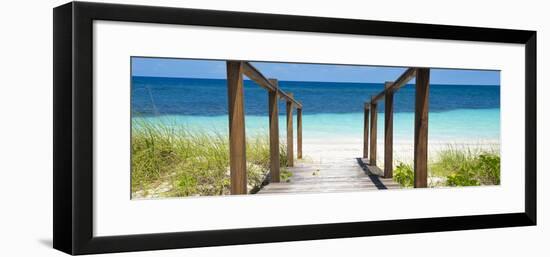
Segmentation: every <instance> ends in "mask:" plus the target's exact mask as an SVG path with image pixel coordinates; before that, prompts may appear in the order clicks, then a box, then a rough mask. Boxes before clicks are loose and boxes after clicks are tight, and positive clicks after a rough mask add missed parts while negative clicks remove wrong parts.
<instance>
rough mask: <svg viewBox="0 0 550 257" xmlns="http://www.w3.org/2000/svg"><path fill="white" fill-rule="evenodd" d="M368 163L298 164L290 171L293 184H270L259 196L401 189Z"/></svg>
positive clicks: (356, 161)
mask: <svg viewBox="0 0 550 257" xmlns="http://www.w3.org/2000/svg"><path fill="white" fill-rule="evenodd" d="M368 163H369V162H368V160H367V159H353V158H349V159H341V160H331V161H330V162H327V163H321V164H319V163H307V162H298V163H295V167H290V168H289V170H290V172H292V173H293V176H292V177H291V178H290V182H281V183H271V184H268V185H266V186H264V187H263V188H262V189H261V190H260V191H259V192H258V193H259V194H301V193H336V192H357V191H368V190H380V189H399V188H400V185H399V184H398V183H396V182H395V181H393V180H392V179H390V178H382V177H380V176H379V175H382V174H383V171H382V170H381V169H380V168H378V167H375V166H369V165H367V164H368ZM377 174H378V175H377Z"/></svg>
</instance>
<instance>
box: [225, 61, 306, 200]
mask: <svg viewBox="0 0 550 257" xmlns="http://www.w3.org/2000/svg"><path fill="white" fill-rule="evenodd" d="M226 65H227V69H226V71H227V93H228V117H229V163H230V165H229V166H230V169H229V172H230V177H231V178H230V181H231V194H246V193H247V182H246V181H247V171H246V168H247V167H246V140H245V139H246V135H245V125H244V122H245V113H244V83H243V75H244V76H247V77H248V78H250V79H251V80H252V81H254V82H255V83H256V84H258V85H259V86H261V87H263V88H264V89H267V92H268V113H269V152H270V153H269V154H270V176H271V180H272V182H275V183H276V182H279V181H280V167H279V165H280V163H279V162H280V159H279V154H280V153H279V150H280V149H279V110H278V109H279V108H278V106H279V105H278V100H279V98H284V99H285V100H286V115H287V158H288V161H287V165H288V166H289V167H292V166H293V161H294V153H293V152H294V149H293V128H294V127H293V126H292V119H293V115H292V110H293V108H296V109H297V111H298V113H297V114H298V115H297V116H298V117H297V120H298V128H297V130H298V159H301V158H302V104H301V103H300V102H298V101H296V99H294V97H293V95H292V93H287V92H284V91H283V90H281V89H280V88H279V83H278V81H277V80H276V79H267V78H266V77H265V76H264V75H263V74H262V73H261V72H260V71H258V70H257V69H256V68H255V67H254V66H252V65H251V64H250V63H249V62H246V61H227V62H226Z"/></svg>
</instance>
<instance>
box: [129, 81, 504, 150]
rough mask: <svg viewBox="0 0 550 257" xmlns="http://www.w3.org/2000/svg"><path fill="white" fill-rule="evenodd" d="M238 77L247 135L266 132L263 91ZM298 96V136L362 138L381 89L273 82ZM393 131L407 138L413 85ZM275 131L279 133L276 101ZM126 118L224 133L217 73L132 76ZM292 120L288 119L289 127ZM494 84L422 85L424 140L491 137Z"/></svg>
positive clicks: (398, 100) (496, 128) (494, 132)
mask: <svg viewBox="0 0 550 257" xmlns="http://www.w3.org/2000/svg"><path fill="white" fill-rule="evenodd" d="M252 83H253V82H251V81H245V111H246V121H245V123H246V130H247V135H257V134H264V135H265V134H267V131H268V119H267V93H266V91H265V90H264V89H262V88H260V87H258V86H256V85H253V84H252ZM279 83H280V84H279V85H280V87H281V88H282V89H283V90H285V91H289V92H293V93H294V96H295V98H296V99H298V100H299V101H301V102H302V104H303V106H304V108H303V114H304V116H303V135H304V140H307V139H311V138H315V139H320V138H321V139H322V138H330V139H337V138H343V139H344V138H362V133H363V112H362V110H363V104H364V102H365V101H367V100H368V99H369V98H370V96H371V95H374V94H376V93H378V92H380V90H382V88H383V85H382V84H376V83H333V82H295V81H281V82H279ZM394 103H395V108H394V112H395V113H394V137H395V139H396V140H405V141H409V140H413V133H414V86H413V85H407V86H405V87H404V88H402V89H401V90H399V91H398V92H397V93H396V94H395V100H394ZM378 110H379V113H378V126H379V128H378V137H379V138H382V137H383V131H384V130H383V126H384V113H383V110H384V106H383V103H382V104H380V105H379V107H378ZM279 112H280V115H281V116H280V121H279V126H280V132H281V135H282V136H284V134H285V129H284V128H285V124H286V118H285V116H284V115H285V107H284V103H283V102H282V101H281V102H280V105H279ZM132 117H133V119H145V120H148V121H150V122H154V123H163V124H165V125H169V126H172V125H175V126H180V125H183V126H186V127H188V128H190V129H196V130H200V131H203V132H207V133H222V134H223V133H227V132H228V127H227V125H228V117H227V90H226V81H225V80H222V79H187V78H158V77H133V79H132ZM295 123H296V122H294V125H295ZM499 137H500V87H499V86H498V85H496V86H486V85H430V114H429V139H430V140H437V141H462V140H497V141H498V140H499Z"/></svg>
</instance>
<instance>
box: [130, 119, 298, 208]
mask: <svg viewBox="0 0 550 257" xmlns="http://www.w3.org/2000/svg"><path fill="white" fill-rule="evenodd" d="M280 148H281V149H280V164H281V179H282V180H283V181H285V180H288V178H289V177H290V176H291V174H289V172H288V171H287V170H286V169H285V166H286V163H287V159H286V146H285V145H284V144H281V147H280ZM246 154H247V180H248V188H249V191H253V190H254V189H257V188H258V187H260V186H261V185H262V183H263V182H264V180H265V179H266V176H267V174H268V173H269V138H268V136H267V135H261V134H258V135H255V136H253V137H248V138H247V145H246ZM131 181H132V185H131V187H132V188H131V190H132V197H133V198H134V197H135V198H147V197H180V196H203V195H209V196H212V195H227V194H229V190H230V173H229V141H228V137H227V136H226V135H223V134H222V133H218V132H215V131H199V130H192V129H189V128H186V127H185V126H182V125H171V124H170V125H168V124H165V123H152V122H148V121H146V120H143V119H134V120H133V121H132V173H131Z"/></svg>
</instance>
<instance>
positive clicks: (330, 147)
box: [303, 137, 500, 167]
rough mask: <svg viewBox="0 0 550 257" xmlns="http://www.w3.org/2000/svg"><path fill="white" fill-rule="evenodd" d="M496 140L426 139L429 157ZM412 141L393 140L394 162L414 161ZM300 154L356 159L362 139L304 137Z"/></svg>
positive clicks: (490, 147)
mask: <svg viewBox="0 0 550 257" xmlns="http://www.w3.org/2000/svg"><path fill="white" fill-rule="evenodd" d="M499 146H500V143H499V141H498V140H488V139H480V140H455V141H436V140H434V141H429V143H428V158H429V159H430V160H432V159H433V158H436V157H437V154H438V152H440V151H442V150H446V149H451V148H452V149H456V150H468V149H469V150H472V151H498V150H499ZM413 150H414V144H413V141H412V140H410V141H405V140H399V141H395V142H394V146H393V159H394V165H397V164H398V163H399V162H404V163H411V164H412V163H413ZM303 155H304V159H305V161H311V162H314V163H324V162H333V161H335V160H341V159H346V158H359V157H362V156H363V140H362V139H361V138H345V137H343V138H332V139H326V138H323V139H315V138H309V139H308V138H304V139H303ZM377 164H378V166H379V167H383V166H384V143H383V140H380V139H379V140H378V141H377Z"/></svg>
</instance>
